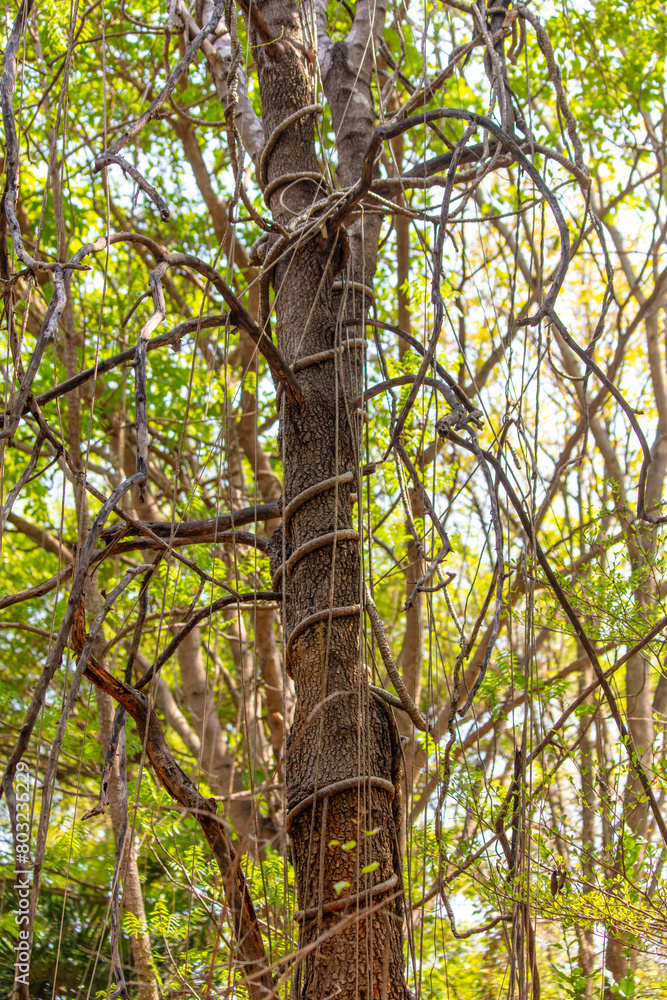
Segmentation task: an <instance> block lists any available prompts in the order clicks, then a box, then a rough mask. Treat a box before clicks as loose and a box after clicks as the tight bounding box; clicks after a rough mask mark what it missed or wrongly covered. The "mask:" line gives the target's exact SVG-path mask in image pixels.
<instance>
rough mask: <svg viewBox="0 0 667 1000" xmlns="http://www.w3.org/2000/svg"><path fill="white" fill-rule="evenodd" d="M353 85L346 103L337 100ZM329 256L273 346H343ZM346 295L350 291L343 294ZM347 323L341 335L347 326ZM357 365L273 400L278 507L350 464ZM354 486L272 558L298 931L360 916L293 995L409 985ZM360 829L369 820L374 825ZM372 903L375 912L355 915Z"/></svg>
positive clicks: (287, 282) (359, 264)
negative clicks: (277, 418)
mask: <svg viewBox="0 0 667 1000" xmlns="http://www.w3.org/2000/svg"><path fill="white" fill-rule="evenodd" d="M364 11H366V15H367V14H368V10H367V8H365V7H364V5H361V4H360V5H358V7H357V18H358V19H359V21H358V23H357V21H356V19H355V24H357V31H356V34H355V33H354V31H353V33H352V34H353V36H354V37H353V38H352V39H351V42H350V44H349V46H347V48H346V47H345V45H344V44H340V45H337V46H334V47H333V57H332V58H333V63H332V64H331V66H330V68H329V70H328V74H329V83H328V84H325V86H326V90H327V92H328V93H329V92H331V91H332V89H334V90H336V91H337V94H336V97H335V98H334V105H333V106H332V113H333V117H334V126H335V128H336V132H337V134H338V150H339V168H338V173H339V177H340V179H341V181H342V182H343V183H347V182H348V181H349V180H350V179H356V176H357V175H358V171H359V158H358V155H355V154H357V153H358V154H360V155H361V156H363V152H365V149H366V146H367V142H368V137H369V131H370V132H371V133H372V130H373V128H374V118H373V107H372V102H370V101H364V100H363V98H364V96H366V95H364V87H365V86H367V80H369V79H370V68H369V61H370V59H371V58H372V54H373V52H372V44H370V45H369V44H368V43H369V36H368V24H369V20H368V16H366V15H365V14H364ZM262 14H263V16H264V18H265V20H266V21H267V23H268V24H269V26H270V28H271V30H272V32H273V34H274V36H275V37H276V38H278V37H279V38H281V39H282V40H283V41H284V56H283V58H282V59H281V60H280V61H276V62H272V61H271V60H269V59H268V57H266V56H263V55H262V54H261V50H259V51H258V70H259V80H260V90H261V96H262V106H263V111H264V114H263V120H264V128H265V133H266V134H267V135H270V134H271V133H272V131H273V130H274V129H275V128H276V126H277V125H279V124H280V122H282V121H283V120H284V119H285V118H286V117H287V116H288V115H290V114H292V113H293V112H295V111H297V110H298V109H299V108H302V107H305V106H308V105H310V104H312V103H313V96H312V90H311V78H310V74H309V72H308V64H307V59H306V58H305V56H304V54H303V53H304V49H305V39H304V38H303V36H302V32H301V23H300V18H299V16H298V10H297V7H296V5H295V4H286V3H283V2H274V0H268V2H267V3H265V4H263V5H262ZM364 17H365V18H366V19H365V20H364ZM364 32H365V37H363V42H362V36H363V35H364ZM364 46H365V49H364V52H363V53H361V54H360V52H359V50H360V47H364ZM353 59H354V60H355V61H356V66H357V69H359V66H360V65H361V64H362V63H363V72H362V74H361V80H360V87H359V89H355V90H353V91H350V90H349V67H350V63H351V61H352V60H353ZM336 65H339V66H340V67H341V72H340V73H336V71H335V67H336ZM330 74H333V77H332V76H331V75H330ZM332 84H334V86H333V87H332ZM327 96H328V94H327ZM367 96H368V97H370V94H368V95H367ZM347 97H349V98H350V105H349V108H348V110H347V113H345V111H344V110H343V109H345V107H346V105H345V101H346V100H347ZM304 170H306V171H312V172H315V171H317V170H318V164H317V159H316V157H315V150H314V143H313V121H312V117H308V118H302V119H300V120H299V121H297V122H295V123H294V124H293V125H291V126H290V127H289V128H287V129H286V130H285V132H283V133H282V135H281V136H280V138H279V139H278V141H277V142H276V145H275V147H274V150H273V153H272V155H271V157H270V160H269V164H268V180H269V182H272V181H273V180H276V179H277V178H279V177H280V176H282V175H285V174H290V173H294V172H296V171H304ZM311 198H312V184H308V183H305V182H303V183H300V184H297V185H292V186H291V187H290V189H289V192H288V193H285V195H284V202H285V203H286V205H287V207H288V208H289V209H291V210H292V211H293V212H294V211H303V210H304V209H305V208H306V207H307V205H308V204H309V202H310V200H311ZM271 208H272V212H273V215H274V218H275V219H277V220H278V221H281V222H288V221H289V219H290V215H289V213H288V212H286V211H284V209H283V207H282V205H281V203H280V202H279V200H278V198H277V197H276V195H275V194H274V195H272V197H271ZM365 235H366V237H367V238H368V239H369V240H370V243H366V242H364V244H363V245H361V238H360V236H359V234H357V237H356V238H357V240H358V246H359V252H358V253H357V254H356V255H355V250H354V246H353V264H352V273H353V275H354V276H355V277H358V278H361V279H362V280H364V281H365V282H369V281H370V280H372V275H373V273H374V269H375V268H374V255H375V252H376V248H377V241H376V240H373V236H372V234H370V233H369V232H368V231H367V230H366V231H365ZM333 239H334V240H335V239H336V236H334V237H333ZM339 259H340V258H339V254H338V250H337V248H336V247H335V246H334V245H332V242H331V237H327V238H324V237H323V238H322V239H321V240H318V241H317V242H315V241H312V242H311V243H309V244H308V245H307V246H306V247H305V248H300V249H298V250H295V251H293V253H292V254H291V255H289V256H288V257H287V258H286V259H285V260H284V262H281V263H280V264H279V265H278V266H277V267H276V269H275V285H276V288H277V289H278V296H277V308H276V327H277V335H278V343H279V345H280V349H281V350H282V351H283V353H284V355H285V356H286V357H287V358H289V359H295V358H296V357H297V356H299V357H300V358H302V359H303V358H307V357H309V356H310V355H312V354H315V353H318V352H320V351H326V350H329V349H331V348H333V347H335V346H337V344H338V343H339V338H340V337H341V331H340V326H339V325H338V323H337V302H336V301H335V300H334V294H333V288H332V286H333V281H334V277H335V274H336V270H337V269H338V267H339V266H340V265H339V263H338V261H339ZM354 302H355V299H354V298H353V299H352V302H351V305H353V304H354ZM342 336H343V339H344V333H343V334H342ZM341 357H342V360H340V358H341ZM354 375H355V373H354V371H353V370H351V368H350V367H349V366H348V364H347V362H346V360H345V358H344V356H339V360H336V356H334V358H332V359H330V360H327V361H323V362H320V363H317V364H312V365H308V366H306V367H304V368H302V369H301V370H300V371H299V374H298V380H299V383H300V386H301V389H302V393H303V399H302V403H301V405H300V406H298V407H297V406H294V405H292V404H291V403H290V402H289V401H288V400H284V401H283V404H282V407H283V409H282V414H281V428H280V441H281V450H282V453H283V461H284V465H283V470H284V472H283V474H284V503H285V506H287V505H288V504H289V503H290V501H292V500H293V499H294V498H295V497H297V496H298V495H299V494H300V493H301V492H302V491H303V490H305V489H307V488H309V487H311V486H314V485H316V484H318V483H320V482H322V481H323V480H327V479H330V478H331V477H333V476H340V475H341V474H343V473H346V472H352V473H355V472H356V469H357V468H358V463H359V453H358V449H357V435H358V430H359V428H358V427H357V426H356V423H355V422H354V420H348V416H347V413H346V406H345V400H346V397H347V399H352V398H354V397H355V396H356V395H357V394H358V392H359V390H360V388H361V386H360V384H359V380H358V379H357V378H355V377H354ZM353 485H356V484H352V485H351V484H350V482H345V483H339V484H338V485H337V486H336V487H335V488H333V489H328V490H326V491H324V492H321V493H319V494H318V495H317V496H315V497H313V498H311V499H309V500H307V501H306V502H304V503H303V504H302V505H301V506H300V507H299V508H298V509H297V510H296V511H295V512H294V514H293V516H292V518H291V521H290V523H289V528H288V532H287V536H286V537H282V531H279V532H275V533H274V535H273V536H272V549H273V558H272V573H273V574H274V575H275V574H277V573H278V572H279V570H280V567H281V564H283V562H286V560H287V559H288V558H289V556H290V553H296V552H297V550H298V549H299V548H300V546H302V545H304V544H305V543H307V542H310V541H312V540H314V539H317V538H319V537H320V536H323V535H327V534H330V533H333V534H334V535H335V536H336V537H335V539H334V540H333V541H331V542H328V543H327V544H326V545H323V546H321V547H319V548H315V549H314V550H312V551H309V552H307V553H306V554H304V555H302V557H301V558H297V560H295V561H294V562H293V563H291V564H290V565H289V567H287V566H285V567H284V568H283V569H282V580H283V583H282V586H283V590H284V593H285V594H286V597H287V600H286V613H285V619H284V621H283V627H284V629H285V635H286V638H287V641H288V645H287V649H288V657H287V669H288V671H289V672H290V673H291V675H292V676H293V678H294V682H295V687H296V697H297V701H296V707H295V717H294V725H293V727H292V730H291V733H290V737H289V741H288V747H287V759H286V783H287V801H288V809H289V810H290V811H289V813H288V818H287V823H288V833H289V835H290V837H291V840H292V858H293V860H294V867H295V875H296V885H297V895H298V903H299V914H300V915H299V918H298V919H299V925H300V933H299V943H300V944H301V945H306V944H308V943H309V942H310V941H312V940H313V938H315V937H316V936H317V935H318V934H320V933H321V932H322V931H326V930H328V929H330V928H331V927H333V926H334V925H335V924H336V922H337V921H338V920H339V919H340V915H341V912H345V910H348V911H354V910H355V909H358V910H359V911H360V913H359V919H358V920H357V921H355V922H353V923H351V924H348V925H346V926H344V928H343V929H342V930H341V931H340V933H338V934H336V935H332V936H330V937H328V938H327V939H326V940H325V941H323V942H322V944H321V945H320V946H319V947H318V948H317V949H316V950H314V951H312V952H311V953H309V954H308V955H307V956H306V957H305V958H304V960H303V962H302V964H301V966H300V968H299V972H298V976H297V992H298V995H299V996H301V997H304V998H305V997H314V996H320V995H323V996H330V995H332V994H334V995H337V996H340V997H341V998H347V997H349V998H352V997H355V998H357V997H371V996H382V995H384V996H386V997H388V998H398V997H401V998H403V997H405V996H407V987H406V984H405V982H404V978H403V969H402V966H403V959H402V942H401V920H400V912H401V911H400V906H401V903H400V896H398V895H397V893H399V892H400V870H399V859H398V851H397V827H396V820H395V816H394V813H393V809H392V799H393V797H394V783H395V780H396V778H397V774H396V761H397V759H398V750H397V746H396V743H397V740H396V735H395V729H394V727H393V720H392V719H390V717H389V714H388V711H387V709H386V708H385V706H384V704H382V703H380V702H378V701H376V699H374V698H372V697H369V691H368V686H367V678H366V675H365V671H364V670H363V668H362V663H361V657H360V644H359V626H360V610H359V606H360V603H361V581H360V566H359V553H358V545H357V542H356V541H355V539H354V536H353V535H352V532H353V530H354V517H353V511H352V502H351V498H350V494H351V492H352V486H353ZM355 492H356V489H355ZM343 533H345V534H343ZM339 534H341V535H342V537H340V538H339V537H338V535H339ZM343 608H345V609H348V610H347V612H346V613H345V614H342V613H340V612H336V613H334V609H343ZM355 608H356V610H352V611H350V610H349V609H355ZM317 612H321V613H322V618H321V619H319V620H318V621H317V622H316V623H313V624H312V625H310V626H306V627H304V626H303V622H304V620H305V619H307V618H309V617H310V616H311V615H313V614H315V613H317ZM327 612H328V614H327ZM298 627H299V628H300V631H299V632H298V633H297V632H296V629H297V628H298ZM291 636H294V639H293V641H292V642H291V644H290V641H289V640H290V637H291ZM365 831H375V832H373V833H372V835H369V834H367V833H366V832H365ZM332 840H334V841H335V840H337V841H339V844H343V843H346V842H348V841H353V842H354V843H355V847H354V848H353V849H351V850H348V851H345V850H342V849H341V847H340V846H338V847H336V846H329V844H330V842H331V841H332ZM370 863H377V864H378V866H379V867H378V868H377V869H376V870H375V871H373V872H372V873H368V874H366V875H364V874H362V873H361V868H362V867H364V866H366V865H368V864H370ZM341 882H342V883H347V885H345V886H344V888H343V889H342V890H341V892H340V893H338V892H336V889H335V888H334V884H335V883H341ZM348 896H349V902H348V900H347V899H346V897H348ZM368 907H370V908H372V909H374V910H375V912H373V913H370V914H368V913H365V912H364V911H365V910H366V908H368Z"/></svg>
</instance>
